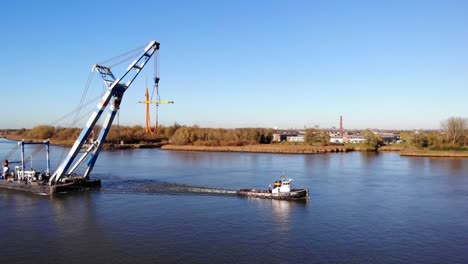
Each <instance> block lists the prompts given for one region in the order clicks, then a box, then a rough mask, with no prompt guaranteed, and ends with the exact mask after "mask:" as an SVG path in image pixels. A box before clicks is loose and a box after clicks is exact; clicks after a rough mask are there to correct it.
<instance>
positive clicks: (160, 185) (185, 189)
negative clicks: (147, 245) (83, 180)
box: [101, 180, 238, 195]
mask: <svg viewBox="0 0 468 264" xmlns="http://www.w3.org/2000/svg"><path fill="white" fill-rule="evenodd" d="M101 191H104V192H108V193H146V194H184V193H185V194H190V193H191V194H194V193H195V194H213V195H237V194H238V191H236V190H229V189H218V188H208V187H203V186H192V185H185V184H178V183H171V182H165V181H155V180H126V181H112V182H104V183H103V185H102V187H101Z"/></svg>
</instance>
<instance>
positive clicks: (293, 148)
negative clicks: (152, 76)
mask: <svg viewBox="0 0 468 264" xmlns="http://www.w3.org/2000/svg"><path fill="white" fill-rule="evenodd" d="M161 149H163V150H178V151H208V152H252V153H279V154H318V153H329V152H348V151H353V149H352V148H348V147H345V146H310V145H280V144H274V145H268V144H263V145H247V146H191V145H190V146H189V145H185V146H177V145H165V146H162V147H161Z"/></svg>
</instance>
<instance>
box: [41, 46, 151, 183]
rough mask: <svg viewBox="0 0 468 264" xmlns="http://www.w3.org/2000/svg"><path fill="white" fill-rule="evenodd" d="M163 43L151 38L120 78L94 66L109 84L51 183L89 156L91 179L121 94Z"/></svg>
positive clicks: (65, 174) (75, 167)
mask: <svg viewBox="0 0 468 264" xmlns="http://www.w3.org/2000/svg"><path fill="white" fill-rule="evenodd" d="M159 46H160V44H159V43H158V42H156V41H151V42H150V43H149V44H148V45H147V46H146V47H145V48H144V51H143V53H142V54H141V55H140V56H139V57H138V59H136V60H134V61H133V62H132V63H131V64H130V66H129V67H128V68H127V70H126V72H125V73H124V74H123V75H122V76H121V77H120V78H118V79H117V78H115V76H114V74H113V73H112V71H111V68H110V67H108V66H103V65H98V64H95V65H94V66H93V68H92V70H93V71H96V72H98V73H99V74H100V75H101V77H102V79H103V81H104V84H105V86H106V87H107V91H106V92H105V93H104V96H103V97H102V98H101V101H100V102H99V103H98V105H97V107H96V109H95V110H94V112H93V113H92V114H91V117H90V118H89V119H88V122H87V123H86V125H85V127H84V128H83V130H82V131H81V134H80V135H79V137H78V138H77V139H76V141H75V143H74V144H73V147H72V148H71V149H70V152H69V153H68V155H67V157H66V158H65V159H64V160H63V162H62V163H61V164H60V166H59V167H58V168H57V170H56V171H55V172H54V174H53V175H52V176H51V177H50V179H49V184H50V185H53V184H55V183H57V182H59V181H60V180H61V179H63V178H65V177H67V176H70V175H72V174H73V173H74V171H75V170H76V169H77V168H78V166H79V165H80V164H81V163H82V162H83V161H84V160H85V159H86V157H88V156H89V157H88V162H87V163H86V169H85V172H84V175H83V177H84V178H85V179H88V178H89V174H90V173H91V171H92V170H93V168H94V164H95V163H96V159H97V158H98V156H99V152H100V151H101V149H102V146H103V143H104V140H105V139H106V136H107V134H108V133H109V130H110V128H111V125H112V122H113V121H114V118H115V115H116V113H117V111H118V110H119V107H120V103H121V101H122V97H123V95H124V93H125V91H126V90H127V89H128V88H129V87H130V85H131V84H132V83H133V81H134V80H135V78H136V77H137V76H138V74H139V73H140V72H141V71H142V69H143V68H144V67H145V65H146V64H147V62H148V61H149V59H150V58H151V57H152V56H153V54H155V53H156V56H157V55H158V51H159ZM109 102H111V103H110V107H109V109H108V113H107V116H106V118H105V120H104V123H103V125H102V128H101V130H100V132H99V136H98V138H97V139H96V140H95V141H94V142H93V143H92V144H91V145H90V146H89V147H88V148H87V149H86V151H85V152H84V153H83V154H82V155H81V157H80V158H79V159H78V160H77V161H76V162H75V163H73V162H74V161H75V159H76V158H77V156H78V154H79V151H80V150H81V148H82V147H83V144H84V143H85V141H86V139H87V138H88V136H89V134H90V133H91V131H93V128H94V127H95V125H96V123H97V121H98V120H99V118H100V117H101V114H102V113H103V112H104V110H105V109H106V108H107V106H108V105H109Z"/></svg>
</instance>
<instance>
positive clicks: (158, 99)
mask: <svg viewBox="0 0 468 264" xmlns="http://www.w3.org/2000/svg"><path fill="white" fill-rule="evenodd" d="M158 65H159V51H156V57H155V59H154V76H155V77H154V85H153V91H152V92H151V97H150V96H149V91H148V75H147V76H146V92H145V99H146V100H145V101H139V103H143V104H145V105H146V111H145V113H146V133H149V134H151V135H154V134H156V133H157V131H158V126H159V105H160V104H173V103H174V101H167V100H161V96H160V95H159V67H158ZM155 92H156V100H155V101H153V96H154V93H155ZM150 104H154V105H156V108H155V122H154V129H153V128H152V127H151V115H150Z"/></svg>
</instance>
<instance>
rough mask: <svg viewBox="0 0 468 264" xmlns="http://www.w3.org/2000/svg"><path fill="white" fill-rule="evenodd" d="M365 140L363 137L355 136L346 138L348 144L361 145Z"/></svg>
mask: <svg viewBox="0 0 468 264" xmlns="http://www.w3.org/2000/svg"><path fill="white" fill-rule="evenodd" d="M365 141H366V140H365V139H364V137H363V136H355V135H352V136H348V138H347V142H348V143H353V144H361V143H364V142H365Z"/></svg>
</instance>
